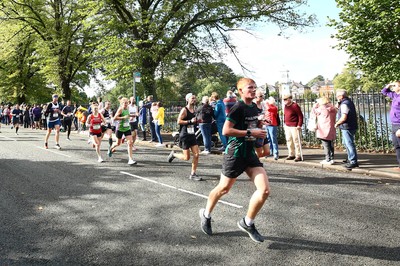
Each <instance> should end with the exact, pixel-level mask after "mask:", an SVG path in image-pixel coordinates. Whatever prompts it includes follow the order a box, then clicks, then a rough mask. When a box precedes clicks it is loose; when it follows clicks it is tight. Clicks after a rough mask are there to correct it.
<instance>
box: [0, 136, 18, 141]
mask: <svg viewBox="0 0 400 266" xmlns="http://www.w3.org/2000/svg"><path fill="white" fill-rule="evenodd" d="M0 137H2V138H4V139H8V140H12V141H17V140H16V139H13V138H9V137H5V136H0Z"/></svg>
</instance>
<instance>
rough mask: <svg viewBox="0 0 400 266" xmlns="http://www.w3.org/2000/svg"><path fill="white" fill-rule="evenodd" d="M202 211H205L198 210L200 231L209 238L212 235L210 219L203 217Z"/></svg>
mask: <svg viewBox="0 0 400 266" xmlns="http://www.w3.org/2000/svg"><path fill="white" fill-rule="evenodd" d="M204 211H205V209H200V210H199V216H200V226H201V231H203V233H204V234H206V235H209V236H210V235H212V229H211V217H210V218H206V217H205V216H204Z"/></svg>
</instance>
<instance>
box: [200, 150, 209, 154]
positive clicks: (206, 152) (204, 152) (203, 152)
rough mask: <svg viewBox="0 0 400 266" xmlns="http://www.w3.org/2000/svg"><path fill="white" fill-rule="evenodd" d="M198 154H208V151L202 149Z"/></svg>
mask: <svg viewBox="0 0 400 266" xmlns="http://www.w3.org/2000/svg"><path fill="white" fill-rule="evenodd" d="M200 154H204V155H209V154H210V151H207V150H204V151H202V152H200Z"/></svg>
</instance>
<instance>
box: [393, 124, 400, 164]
mask: <svg viewBox="0 0 400 266" xmlns="http://www.w3.org/2000/svg"><path fill="white" fill-rule="evenodd" d="M398 129H400V124H393V125H392V142H393V146H394V149H395V151H396V157H397V163H398V164H399V167H400V138H399V137H397V136H396V131H397V130H398Z"/></svg>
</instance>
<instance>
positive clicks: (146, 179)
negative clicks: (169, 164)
mask: <svg viewBox="0 0 400 266" xmlns="http://www.w3.org/2000/svg"><path fill="white" fill-rule="evenodd" d="M120 173H121V174H124V175H129V176H132V177H135V178H138V179H141V180H144V181H148V182H151V183H154V184H157V185H161V186H165V187H168V188H171V189H176V190H178V191H180V192H183V193H186V194H190V195H194V196H197V197H201V198H204V199H207V198H208V196H205V195H202V194H199V193H196V192H193V191H189V190H185V189H181V188H177V187H174V186H171V185H167V184H164V183H161V182H158V181H155V180H152V179H149V178H146V177H142V176H138V175H134V174H131V173H128V172H123V171H121V172H120ZM218 202H219V203H221V204H225V205H228V206H231V207H235V208H238V209H241V208H243V206H240V205H237V204H234V203H230V202H227V201H224V200H220V201H218Z"/></svg>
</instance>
